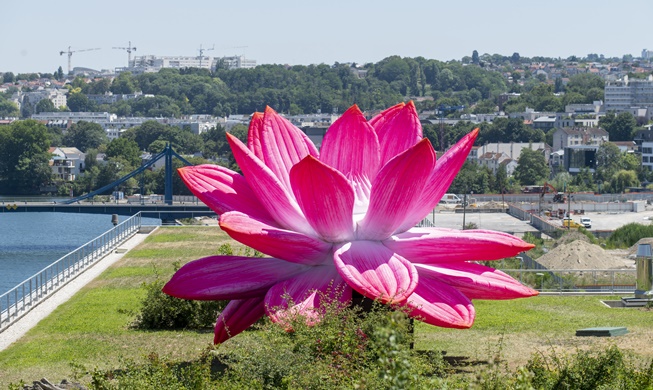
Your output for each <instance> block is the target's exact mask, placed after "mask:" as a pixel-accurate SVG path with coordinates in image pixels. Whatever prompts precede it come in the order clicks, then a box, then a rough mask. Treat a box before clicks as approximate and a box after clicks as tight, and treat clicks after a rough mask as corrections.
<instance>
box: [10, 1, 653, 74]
mask: <svg viewBox="0 0 653 390" xmlns="http://www.w3.org/2000/svg"><path fill="white" fill-rule="evenodd" d="M0 12H1V13H2V18H1V19H0V72H8V71H11V72H14V73H28V72H50V73H51V72H54V71H56V70H57V68H58V67H59V66H61V67H62V69H63V70H64V72H66V71H67V67H68V55H67V54H66V53H64V54H63V55H61V54H60V52H62V51H64V52H67V51H68V47H70V50H71V51H73V54H72V57H71V60H72V66H73V67H75V66H80V67H87V68H92V69H97V70H100V69H114V68H115V67H121V66H126V65H127V51H126V50H123V49H113V48H114V47H128V46H129V42H131V45H132V47H136V50H135V51H134V52H132V56H137V55H156V56H175V55H180V56H198V55H199V49H200V47H202V48H204V49H205V51H204V55H205V56H215V57H221V56H231V55H244V56H245V57H246V58H248V59H253V60H256V61H257V63H258V64H290V65H308V64H319V63H325V64H333V63H335V62H341V63H342V62H356V63H368V62H378V61H380V60H382V59H383V58H386V57H388V56H391V55H399V56H402V57H417V56H422V57H425V58H427V59H436V60H440V61H448V60H452V59H456V60H460V59H461V58H462V57H464V56H471V55H472V52H473V51H474V50H477V51H478V53H479V54H481V55H482V54H484V53H489V54H501V55H506V56H510V55H512V54H513V53H515V52H517V53H519V54H520V55H521V56H522V57H533V56H545V57H562V58H567V57H569V56H571V55H576V56H586V55H587V54H589V53H597V54H604V55H605V56H606V57H621V56H623V55H624V54H632V55H634V56H635V57H638V56H640V55H641V52H642V49H645V48H648V49H652V50H653V35H652V34H651V33H650V21H649V20H648V15H651V14H652V13H653V1H650V0H631V1H625V2H617V1H604V0H594V1H588V0H566V1H562V0H547V1H537V2H536V1H529V0H519V1H517V0H494V1H493V0H467V1H457V0H449V1H438V0H414V1H396V0H395V1H388V0H376V1H371V0H326V1H325V0H322V1H311V0H303V1H292V0H279V1H267V2H264V1H261V0H247V1H239V0H231V1H229V2H224V1H220V0H213V1H208V0H185V1H180V0H175V1H171V0H159V1H158V2H149V1H148V2H145V1H139V0H131V1H127V0H112V1H102V2H100V1H94V0H84V1H81V0H66V1H58V2H53V1H50V0H47V1H46V0H32V1H18V0H13V1H12V0H10V1H8V2H7V4H3V7H2V10H1V11H0ZM211 48H214V49H213V50H206V49H211ZM88 49H99V50H88Z"/></svg>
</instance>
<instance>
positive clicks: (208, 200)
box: [177, 165, 273, 222]
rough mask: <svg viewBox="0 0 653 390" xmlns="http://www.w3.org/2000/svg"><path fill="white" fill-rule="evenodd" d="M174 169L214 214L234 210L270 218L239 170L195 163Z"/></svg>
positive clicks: (270, 219) (266, 219)
mask: <svg viewBox="0 0 653 390" xmlns="http://www.w3.org/2000/svg"><path fill="white" fill-rule="evenodd" d="M177 172H179V177H181V179H182V180H183V181H184V183H185V184H186V186H187V187H188V188H189V189H190V190H191V192H192V193H193V194H194V195H195V196H197V197H198V198H199V199H200V200H201V201H202V202H204V204H206V205H207V206H209V207H210V208H211V210H213V211H215V212H216V213H218V214H222V213H226V212H228V211H233V210H237V211H241V212H243V213H245V214H247V215H251V216H253V217H255V218H257V219H260V220H265V221H270V222H272V221H273V219H272V217H271V216H270V214H268V212H267V211H266V210H265V208H264V207H263V206H262V205H261V203H260V202H259V201H258V199H257V198H256V196H255V195H254V192H253V191H252V189H251V188H250V187H249V184H247V181H246V180H245V178H244V177H243V176H241V175H239V174H238V173H236V172H234V171H232V170H229V169H227V168H225V167H221V166H219V165H196V166H191V167H184V168H180V169H179V170H178V171H177Z"/></svg>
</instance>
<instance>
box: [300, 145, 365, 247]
mask: <svg viewBox="0 0 653 390" xmlns="http://www.w3.org/2000/svg"><path fill="white" fill-rule="evenodd" d="M290 182H291V183H292V188H293V191H294V193H295V198H296V199H297V203H299V207H300V208H301V209H302V211H303V212H304V215H305V216H306V219H307V220H308V223H309V224H310V225H311V227H313V229H315V231H316V232H317V233H318V234H319V235H320V237H322V238H323V239H324V240H325V241H328V242H342V241H346V240H351V239H352V238H353V237H354V220H353V211H354V189H353V188H352V186H351V183H350V182H349V180H347V179H346V178H345V176H343V174H342V173H340V172H339V171H337V170H335V169H333V168H331V167H330V166H328V165H325V164H324V163H322V162H321V161H319V160H317V159H316V158H314V157H312V156H308V157H306V158H305V159H303V160H302V161H301V162H299V163H298V164H297V165H295V166H294V167H293V168H292V170H291V171H290Z"/></svg>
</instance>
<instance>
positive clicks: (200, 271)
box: [163, 256, 307, 301]
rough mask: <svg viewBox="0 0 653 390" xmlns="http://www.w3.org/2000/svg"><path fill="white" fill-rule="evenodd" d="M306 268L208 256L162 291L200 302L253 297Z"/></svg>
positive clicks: (185, 269) (269, 260) (181, 272)
mask: <svg viewBox="0 0 653 390" xmlns="http://www.w3.org/2000/svg"><path fill="white" fill-rule="evenodd" d="M306 268H307V267H306V266H303V265H299V264H295V263H289V262H287V261H283V260H278V259H272V258H256V257H254V258H251V257H238V256H210V257H205V258H202V259H199V260H194V261H191V262H190V263H187V264H185V265H184V266H183V267H181V269H179V271H177V272H176V273H175V274H174V275H173V276H172V278H171V279H170V281H169V282H168V283H166V285H165V286H164V287H163V292H164V293H166V294H168V295H172V296H174V297H177V298H182V299H194V300H204V301H215V300H224V299H243V298H253V297H257V296H261V295H264V294H265V293H266V292H267V290H268V289H269V288H270V287H271V286H273V285H275V284H277V283H278V282H280V281H282V280H285V279H288V278H290V277H292V276H294V275H296V274H298V273H300V272H303V271H305V270H306Z"/></svg>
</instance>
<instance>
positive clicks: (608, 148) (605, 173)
mask: <svg viewBox="0 0 653 390" xmlns="http://www.w3.org/2000/svg"><path fill="white" fill-rule="evenodd" d="M623 167H624V166H623V161H622V158H621V150H619V147H618V146H617V145H615V144H613V143H612V142H605V143H603V144H602V145H601V146H599V149H598V150H597V151H596V178H597V179H598V180H601V181H603V182H607V181H609V180H610V179H611V178H612V176H614V174H615V173H617V171H619V170H621V169H623Z"/></svg>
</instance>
